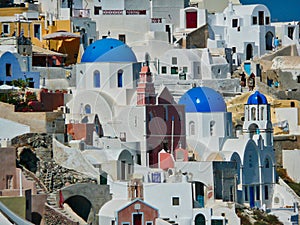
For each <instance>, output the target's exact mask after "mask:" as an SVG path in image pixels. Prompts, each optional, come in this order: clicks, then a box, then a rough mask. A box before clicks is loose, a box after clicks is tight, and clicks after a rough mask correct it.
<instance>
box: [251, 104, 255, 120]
mask: <svg viewBox="0 0 300 225" xmlns="http://www.w3.org/2000/svg"><path fill="white" fill-rule="evenodd" d="M251 120H256V108H254V107H253V108H251Z"/></svg>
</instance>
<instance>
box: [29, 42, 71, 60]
mask: <svg viewBox="0 0 300 225" xmlns="http://www.w3.org/2000/svg"><path fill="white" fill-rule="evenodd" d="M32 52H33V55H34V56H61V57H67V56H68V55H67V54H62V53H59V52H55V51H51V50H48V49H45V48H41V47H39V46H36V45H32Z"/></svg>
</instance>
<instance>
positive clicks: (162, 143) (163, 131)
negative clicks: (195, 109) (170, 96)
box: [146, 105, 186, 167]
mask: <svg viewBox="0 0 300 225" xmlns="http://www.w3.org/2000/svg"><path fill="white" fill-rule="evenodd" d="M151 115H152V118H151ZM172 118H174V123H173V127H174V132H173V150H175V149H176V148H179V146H180V145H181V147H182V148H186V137H185V112H184V106H183V105H147V106H146V121H147V148H148V151H149V165H150V166H151V167H158V153H159V152H160V151H161V150H162V149H165V150H167V149H166V148H168V150H171V149H172V147H171V145H172Z"/></svg>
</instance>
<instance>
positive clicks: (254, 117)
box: [243, 91, 273, 146]
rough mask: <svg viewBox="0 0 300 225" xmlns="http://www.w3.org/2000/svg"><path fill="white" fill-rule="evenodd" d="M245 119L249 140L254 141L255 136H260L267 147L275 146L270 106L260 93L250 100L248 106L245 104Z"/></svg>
mask: <svg viewBox="0 0 300 225" xmlns="http://www.w3.org/2000/svg"><path fill="white" fill-rule="evenodd" d="M244 118H245V121H244V126H243V132H244V133H248V134H249V138H251V139H252V138H253V135H254V134H260V135H261V136H262V138H263V140H264V144H265V145H266V146H271V145H273V141H272V140H273V127H272V123H271V114H270V104H268V101H267V98H266V97H265V96H264V95H263V94H261V93H260V92H259V91H256V92H255V93H254V94H252V95H250V97H249V98H248V101H247V104H245V115H244Z"/></svg>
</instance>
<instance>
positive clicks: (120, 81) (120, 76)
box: [118, 70, 123, 88]
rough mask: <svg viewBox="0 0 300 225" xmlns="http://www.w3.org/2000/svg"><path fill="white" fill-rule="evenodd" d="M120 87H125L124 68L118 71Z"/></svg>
mask: <svg viewBox="0 0 300 225" xmlns="http://www.w3.org/2000/svg"><path fill="white" fill-rule="evenodd" d="M118 87H119V88H120V87H123V70H119V71H118Z"/></svg>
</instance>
